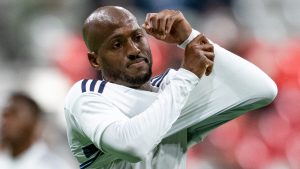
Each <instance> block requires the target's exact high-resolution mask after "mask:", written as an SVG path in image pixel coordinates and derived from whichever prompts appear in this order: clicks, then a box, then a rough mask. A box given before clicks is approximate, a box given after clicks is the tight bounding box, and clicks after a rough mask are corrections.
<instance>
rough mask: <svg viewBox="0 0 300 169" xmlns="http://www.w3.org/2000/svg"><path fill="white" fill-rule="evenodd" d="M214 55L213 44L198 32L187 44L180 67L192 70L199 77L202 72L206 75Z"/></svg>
mask: <svg viewBox="0 0 300 169" xmlns="http://www.w3.org/2000/svg"><path fill="white" fill-rule="evenodd" d="M214 57H215V55H214V47H213V45H212V44H210V43H209V41H208V40H207V39H206V37H205V36H204V35H203V34H200V35H198V36H197V37H196V38H195V39H194V40H193V41H192V42H190V43H189V44H188V45H187V47H186V49H185V53H184V59H183V62H182V65H181V67H182V68H185V69H187V70H189V71H191V72H193V73H194V74H196V75H197V76H198V77H199V78H201V77H202V75H203V74H205V75H206V76H208V75H209V74H210V73H211V72H212V68H213V61H214Z"/></svg>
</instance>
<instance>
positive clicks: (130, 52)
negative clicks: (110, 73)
mask: <svg viewBox="0 0 300 169" xmlns="http://www.w3.org/2000/svg"><path fill="white" fill-rule="evenodd" d="M140 53H141V50H140V49H139V47H138V45H137V44H136V43H135V42H133V41H132V40H129V41H128V48H127V56H138V55H139V54H140Z"/></svg>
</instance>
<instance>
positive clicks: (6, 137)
mask: <svg viewBox="0 0 300 169" xmlns="http://www.w3.org/2000/svg"><path fill="white" fill-rule="evenodd" d="M35 124H36V118H35V117H34V116H33V113H32V112H30V109H29V107H28V106H27V105H26V104H25V103H23V102H21V101H17V100H14V99H12V100H10V101H9V103H8V104H7V105H6V107H5V108H4V109H3V112H2V113H1V121H0V125H1V126H0V138H1V141H2V142H3V143H4V144H10V145H14V144H17V143H20V142H23V141H24V140H25V139H30V137H31V133H32V132H33V130H34V127H35Z"/></svg>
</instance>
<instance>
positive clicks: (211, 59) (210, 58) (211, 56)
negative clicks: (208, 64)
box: [203, 51, 215, 62]
mask: <svg viewBox="0 0 300 169" xmlns="http://www.w3.org/2000/svg"><path fill="white" fill-rule="evenodd" d="M203 53H204V55H205V56H206V57H207V59H209V60H210V61H212V62H213V61H214V59H215V54H214V52H207V51H203Z"/></svg>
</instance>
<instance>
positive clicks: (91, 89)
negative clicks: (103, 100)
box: [90, 80, 97, 92]
mask: <svg viewBox="0 0 300 169" xmlns="http://www.w3.org/2000/svg"><path fill="white" fill-rule="evenodd" d="M96 83H97V80H93V81H92V83H91V85H90V91H91V92H93V91H94V90H95V85H96Z"/></svg>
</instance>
